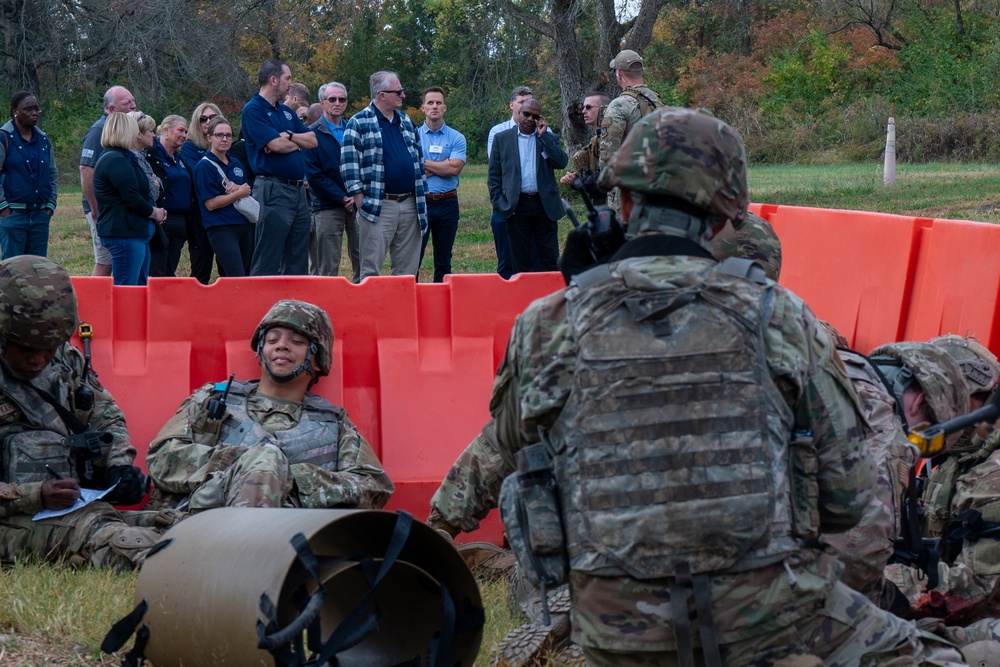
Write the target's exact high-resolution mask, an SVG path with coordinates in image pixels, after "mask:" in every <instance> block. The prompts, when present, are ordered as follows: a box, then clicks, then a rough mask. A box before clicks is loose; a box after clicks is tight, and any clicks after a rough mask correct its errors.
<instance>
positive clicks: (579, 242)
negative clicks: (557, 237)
mask: <svg viewBox="0 0 1000 667" xmlns="http://www.w3.org/2000/svg"><path fill="white" fill-rule="evenodd" d="M598 263H599V262H598V261H597V258H596V257H595V255H594V245H593V242H592V240H591V238H590V231H589V230H588V229H587V228H586V227H577V228H576V229H571V230H570V232H569V235H568V236H567V237H566V245H565V246H564V247H563V254H562V257H560V258H559V270H560V271H562V274H563V279H565V280H566V284H567V285H569V283H570V281H571V280H572V279H573V276H575V275H576V274H578V273H583V272H584V271H586V270H587V269H589V268H591V267H593V266H597V264H598Z"/></svg>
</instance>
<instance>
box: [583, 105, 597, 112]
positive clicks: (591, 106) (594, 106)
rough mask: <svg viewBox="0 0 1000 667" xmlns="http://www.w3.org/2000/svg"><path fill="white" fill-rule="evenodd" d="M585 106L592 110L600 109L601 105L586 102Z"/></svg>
mask: <svg viewBox="0 0 1000 667" xmlns="http://www.w3.org/2000/svg"><path fill="white" fill-rule="evenodd" d="M583 108H584V109H586V110H587V111H590V110H591V109H600V108H601V107H599V106H598V105H596V104H584V105H583Z"/></svg>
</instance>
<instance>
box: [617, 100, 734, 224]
mask: <svg viewBox="0 0 1000 667" xmlns="http://www.w3.org/2000/svg"><path fill="white" fill-rule="evenodd" d="M598 185H599V186H600V188H601V189H603V190H611V189H612V188H614V187H622V188H626V189H628V190H629V191H630V192H631V193H632V194H633V199H637V198H636V197H635V196H634V195H635V194H636V193H639V194H640V195H642V197H641V199H643V200H645V202H647V203H650V204H652V203H654V202H655V201H656V199H657V198H662V199H664V200H670V199H673V200H681V201H683V202H685V203H687V204H689V205H691V206H693V207H694V208H695V209H699V210H701V211H705V212H706V213H708V214H710V215H711V216H712V217H713V218H714V220H712V221H711V222H712V226H713V227H714V228H715V231H716V232H718V231H719V230H720V229H721V227H722V226H723V225H724V224H725V222H726V220H729V221H730V222H731V223H732V225H733V228H734V229H736V230H739V229H740V228H741V227H742V226H743V225H744V222H745V220H746V217H747V206H748V205H749V204H750V191H749V188H748V186H747V159H746V150H745V149H744V147H743V139H742V138H741V137H740V134H739V132H737V131H736V130H735V129H733V128H732V127H731V126H730V125H728V124H727V123H725V122H723V121H721V120H719V119H718V118H716V117H715V116H713V115H712V114H710V113H709V112H707V111H705V110H703V109H684V108H681V107H660V108H659V109H656V110H655V111H653V112H651V113H649V114H646V115H645V116H643V117H642V118H641V119H640V120H639V121H638V122H637V123H636V125H635V127H634V128H632V131H631V132H629V133H628V136H626V137H625V140H624V141H622V145H621V148H619V149H618V151H617V152H616V153H615V154H614V155H613V156H611V160H610V161H609V163H608V164H607V165H605V167H604V169H602V170H601V175H600V177H599V179H598ZM637 203H638V201H637ZM629 228H630V230H631V228H632V224H631V221H630V223H629ZM647 230H653V231H662V230H657V229H656V226H655V224H651V225H650V226H648V227H642V226H640V228H639V229H638V230H637V231H647Z"/></svg>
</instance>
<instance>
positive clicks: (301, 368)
mask: <svg viewBox="0 0 1000 667" xmlns="http://www.w3.org/2000/svg"><path fill="white" fill-rule="evenodd" d="M318 351H319V348H317V347H316V343H313V342H312V341H310V342H309V350H308V351H307V352H306V358H305V359H303V360H302V363H301V364H299V365H298V366H296V367H295V368H294V369H292V372H291V373H289V374H288V375H278V374H277V373H275V372H274V371H273V370H271V364H269V363H267V359H265V358H264V336H261V337H260V340H259V341H258V342H257V359H258V361H261V362H263V364H264V370H265V371H267V375H268V377H270V378H271V379H272V380H274V381H275V382H277V383H278V384H285V383H286V382H291V381H292V380H294V379H295V378H297V377H298V376H300V375H302V374H303V373H309V375H311V376H312V378H313V382H315V381H316V380H317V379H318V378H317V377H316V375H315V373H313V370H312V358H313V355H314V354H316V352H318Z"/></svg>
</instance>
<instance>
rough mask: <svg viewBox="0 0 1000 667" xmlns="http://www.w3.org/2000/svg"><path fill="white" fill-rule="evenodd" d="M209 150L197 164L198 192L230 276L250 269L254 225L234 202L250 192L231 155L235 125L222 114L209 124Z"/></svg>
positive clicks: (205, 221)
mask: <svg viewBox="0 0 1000 667" xmlns="http://www.w3.org/2000/svg"><path fill="white" fill-rule="evenodd" d="M206 134H207V136H208V143H209V150H208V152H207V153H205V155H204V157H202V159H201V160H199V161H198V164H197V166H195V168H194V194H195V198H196V199H197V200H198V207H199V208H200V209H201V224H202V225H204V226H205V230H206V231H207V232H208V240H209V242H211V244H212V250H214V251H215V259H216V261H217V262H218V263H219V268H220V269H221V271H220V273H222V272H224V273H225V275H226V276H227V277H231V278H232V277H239V276H245V275H247V274H248V273H249V272H250V256H251V255H252V254H253V227H252V226H251V225H250V223H249V222H247V219H246V218H244V217H243V214H242V213H240V212H239V211H237V210H236V207H235V206H233V203H234V202H236V201H237V200H240V199H243V198H244V197H249V196H250V186H249V185H247V175H246V171H245V170H244V168H243V165H242V164H241V163H240V161H239V160H237V159H236V158H234V157H230V156H229V155H227V152H228V151H229V147H230V146H232V144H233V126H232V125H230V124H229V121H228V120H226V119H225V118H223V117H222V116H219V117H218V118H215V119H213V120H212V121H211V122H210V123H209V124H208V132H207V133H206Z"/></svg>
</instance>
